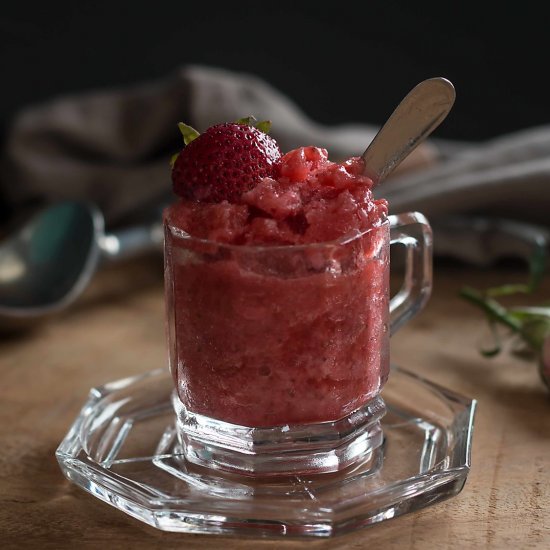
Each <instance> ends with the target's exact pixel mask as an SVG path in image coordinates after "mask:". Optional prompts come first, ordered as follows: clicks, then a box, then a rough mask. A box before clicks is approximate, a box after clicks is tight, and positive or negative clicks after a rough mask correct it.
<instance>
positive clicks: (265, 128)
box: [235, 115, 271, 134]
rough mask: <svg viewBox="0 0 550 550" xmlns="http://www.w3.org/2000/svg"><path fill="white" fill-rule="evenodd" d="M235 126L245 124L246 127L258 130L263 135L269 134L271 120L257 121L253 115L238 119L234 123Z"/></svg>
mask: <svg viewBox="0 0 550 550" xmlns="http://www.w3.org/2000/svg"><path fill="white" fill-rule="evenodd" d="M235 124H246V125H247V126H252V127H253V128H257V129H258V130H260V132H263V133H264V134H269V130H271V120H260V121H258V120H257V119H256V117H255V116H253V115H250V116H247V117H244V118H239V119H238V120H236V121H235Z"/></svg>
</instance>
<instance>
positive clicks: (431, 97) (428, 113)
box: [362, 77, 456, 185]
mask: <svg viewBox="0 0 550 550" xmlns="http://www.w3.org/2000/svg"><path fill="white" fill-rule="evenodd" d="M455 95H456V94H455V89H454V86H453V85H452V84H451V83H450V82H449V81H448V80H447V79H446V78H441V77H437V78H429V79H428V80H424V81H423V82H421V83H420V84H417V85H416V86H415V87H414V88H413V89H412V90H411V91H410V92H409V93H408V94H407V95H406V96H405V98H404V99H403V100H402V101H401V103H400V104H399V105H398V106H397V107H396V109H395V111H394V112H393V113H392V115H391V116H390V118H389V119H388V120H387V121H386V123H385V124H384V126H382V128H381V129H380V130H379V132H378V133H377V134H376V136H375V137H374V139H373V140H372V142H371V143H370V145H369V146H368V147H367V149H366V151H365V152H364V153H363V155H362V157H363V160H364V161H365V169H364V173H365V175H366V176H368V177H370V178H371V179H372V180H373V182H374V185H378V184H379V183H380V182H381V181H382V180H383V179H384V178H385V177H386V176H388V175H389V174H390V172H392V171H393V170H394V169H395V168H396V167H397V165H398V164H399V163H400V162H401V161H402V160H403V159H404V158H405V157H406V156H407V155H409V154H410V153H411V152H412V151H413V150H414V149H415V148H416V147H418V145H420V143H422V142H423V141H424V140H425V139H426V138H427V137H428V136H429V135H430V134H431V133H432V132H433V131H434V130H435V129H436V128H437V127H438V126H439V125H440V124H441V122H443V120H444V119H445V117H446V116H447V114H448V113H449V111H450V110H451V107H452V106H453V104H454V101H455Z"/></svg>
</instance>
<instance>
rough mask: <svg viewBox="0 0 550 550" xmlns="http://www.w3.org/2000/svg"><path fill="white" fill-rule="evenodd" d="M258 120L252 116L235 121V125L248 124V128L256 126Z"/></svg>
mask: <svg viewBox="0 0 550 550" xmlns="http://www.w3.org/2000/svg"><path fill="white" fill-rule="evenodd" d="M256 122H258V121H257V119H256V117H255V116H253V115H250V116H247V117H244V118H239V119H238V120H236V121H235V124H246V125H247V126H256Z"/></svg>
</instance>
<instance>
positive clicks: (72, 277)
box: [0, 202, 163, 330]
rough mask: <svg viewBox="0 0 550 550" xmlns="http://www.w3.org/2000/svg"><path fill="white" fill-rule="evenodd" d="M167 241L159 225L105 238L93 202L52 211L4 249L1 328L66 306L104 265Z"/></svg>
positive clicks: (0, 257)
mask: <svg viewBox="0 0 550 550" xmlns="http://www.w3.org/2000/svg"><path fill="white" fill-rule="evenodd" d="M162 241H163V232H162V225H161V223H160V222H157V223H154V224H152V225H150V226H136V227H132V228H128V229H125V230H123V231H120V232H118V233H115V234H112V235H106V234H105V224H104V219H103V215H102V214H101V212H100V211H99V210H98V209H97V208H96V207H95V206H93V205H91V204H88V203H81V202H64V203H60V204H56V205H54V206H51V207H49V208H47V209H46V210H44V211H42V212H40V213H39V214H38V215H36V216H35V217H33V218H32V219H31V220H30V221H29V222H28V223H27V224H25V225H24V226H23V227H22V228H21V229H20V230H19V231H17V232H16V233H15V234H13V235H12V236H11V237H10V238H8V240H6V241H5V242H3V243H2V244H1V245H0V328H2V329H8V330H9V329H18V328H22V327H25V326H28V325H30V324H33V323H35V322H37V321H39V320H41V319H43V318H45V317H46V316H48V315H50V314H52V313H55V312H57V311H59V310H61V309H63V308H65V307H67V306H68V305H69V304H70V303H72V302H73V301H74V300H75V299H76V298H77V297H78V296H79V295H80V294H81V292H82V291H83V290H84V289H85V288H86V286H87V285H88V283H89V281H90V279H91V278H92V276H93V274H94V273H95V271H96V269H97V268H98V266H99V264H100V263H101V262H102V261H112V260H115V259H123V258H128V257H132V256H135V255H138V254H140V253H143V252H146V251H150V250H153V249H159V250H160V249H161V246H162Z"/></svg>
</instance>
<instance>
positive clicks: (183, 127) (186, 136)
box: [178, 122, 200, 145]
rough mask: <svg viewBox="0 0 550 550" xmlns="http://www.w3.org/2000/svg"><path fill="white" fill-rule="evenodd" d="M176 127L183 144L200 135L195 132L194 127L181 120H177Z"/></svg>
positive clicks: (187, 143)
mask: <svg viewBox="0 0 550 550" xmlns="http://www.w3.org/2000/svg"><path fill="white" fill-rule="evenodd" d="M178 128H179V129H180V132H181V135H182V136H183V142H184V143H185V145H189V144H190V143H191V142H192V141H193V140H194V139H197V138H198V137H199V136H200V133H199V132H197V130H195V128H193V127H192V126H189V125H188V124H185V123H183V122H178Z"/></svg>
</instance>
